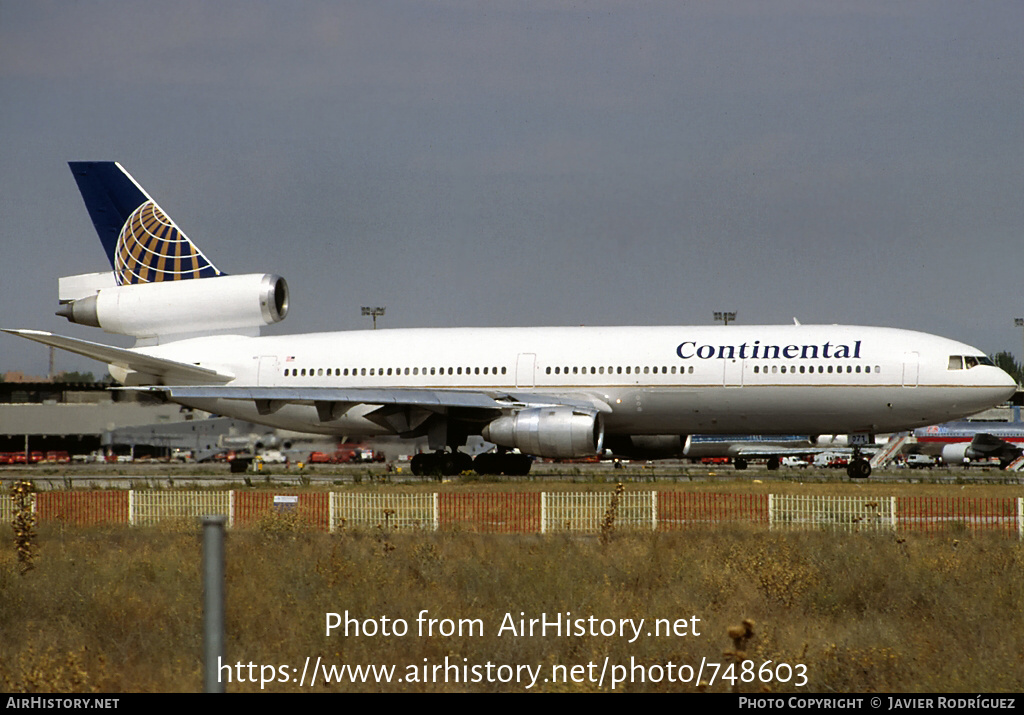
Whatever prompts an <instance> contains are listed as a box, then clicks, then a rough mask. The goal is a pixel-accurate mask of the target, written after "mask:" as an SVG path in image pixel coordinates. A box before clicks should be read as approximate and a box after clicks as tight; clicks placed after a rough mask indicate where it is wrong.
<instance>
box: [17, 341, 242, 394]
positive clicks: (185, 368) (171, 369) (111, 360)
mask: <svg viewBox="0 0 1024 715" xmlns="http://www.w3.org/2000/svg"><path fill="white" fill-rule="evenodd" d="M3 331H4V332H5V333H10V334H11V335H19V336H21V337H23V338H28V339H29V340H34V341H36V342H37V343H42V344H43V345H50V346H52V347H55V348H60V349H61V350H67V351H68V352H72V353H75V354H76V355H84V356H85V357H87V358H92V359H94V360H100V361H102V362H105V363H107V364H108V365H115V366H117V367H120V368H123V369H125V370H134V371H136V372H140V373H144V374H146V375H152V376H154V377H156V378H159V379H160V380H161V381H162V382H164V383H171V384H175V383H195V382H200V383H211V382H213V383H223V382H229V381H230V380H233V379H234V376H233V375H225V374H223V373H219V372H217V371H216V370H210V369H208V368H205V367H199V366H198V365H190V364H188V363H182V362H177V361H175V360H166V359H164V358H158V357H153V356H152V355H144V354H142V353H139V352H136V351H135V350H127V349H125V348H115V347H112V346H110V345H103V344H101V343H93V342H89V341H88V340H79V339H78V338H68V337H65V336H63V335H54V334H53V333H47V332H44V331H42V330H9V329H7V328H3Z"/></svg>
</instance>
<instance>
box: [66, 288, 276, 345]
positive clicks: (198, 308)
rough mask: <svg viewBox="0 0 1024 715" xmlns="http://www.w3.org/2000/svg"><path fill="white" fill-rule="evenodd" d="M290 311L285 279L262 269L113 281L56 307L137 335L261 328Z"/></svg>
mask: <svg viewBox="0 0 1024 715" xmlns="http://www.w3.org/2000/svg"><path fill="white" fill-rule="evenodd" d="M287 314H288V284H287V283H285V280H284V278H281V277H280V276H275V275H270V274H257V273H252V274H248V275H241V276H218V277H216V278H200V279H195V280H182V281H165V282H162V283H141V284H134V285H121V286H113V287H109V288H103V289H101V290H99V291H98V292H97V293H96V294H95V295H91V296H88V297H85V298H79V299H78V300H73V301H70V302H68V303H65V304H64V305H62V306H61V308H60V310H58V311H57V315H62V316H64V317H65V318H67V319H68V320H70V321H71V322H72V323H81V324H82V325H92V326H94V327H98V328H103V330H105V331H106V332H108V333H116V334H118V335H132V336H135V337H136V338H155V337H160V336H163V335H175V334H185V333H189V334H194V333H201V334H205V333H216V332H226V331H232V330H246V331H257V330H258V329H259V328H260V327H261V326H264V325H270V324H272V323H276V322H278V321H281V320H284V317H285V316H286V315H287Z"/></svg>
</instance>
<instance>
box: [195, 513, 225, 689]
mask: <svg viewBox="0 0 1024 715" xmlns="http://www.w3.org/2000/svg"><path fill="white" fill-rule="evenodd" d="M200 518H201V519H202V522H203V690H204V691H205V692H207V693H223V692H224V683H223V682H221V680H220V677H219V676H220V665H221V661H222V660H223V659H224V524H225V522H227V517H225V516H221V515H216V516H203V517H200Z"/></svg>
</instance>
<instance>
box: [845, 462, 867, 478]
mask: <svg viewBox="0 0 1024 715" xmlns="http://www.w3.org/2000/svg"><path fill="white" fill-rule="evenodd" d="M846 475H847V476H848V477H850V479H867V478H868V477H870V476H871V463H870V462H868V460H866V459H855V460H853V461H852V462H850V463H849V464H848V465H846Z"/></svg>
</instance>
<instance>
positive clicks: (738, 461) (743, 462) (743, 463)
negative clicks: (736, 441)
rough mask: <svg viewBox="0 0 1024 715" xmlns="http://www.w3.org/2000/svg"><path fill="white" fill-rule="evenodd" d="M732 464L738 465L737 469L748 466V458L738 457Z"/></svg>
mask: <svg viewBox="0 0 1024 715" xmlns="http://www.w3.org/2000/svg"><path fill="white" fill-rule="evenodd" d="M732 464H733V466H734V467H736V469H746V468H747V460H745V459H743V457H737V458H736V459H734V460H732Z"/></svg>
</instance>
